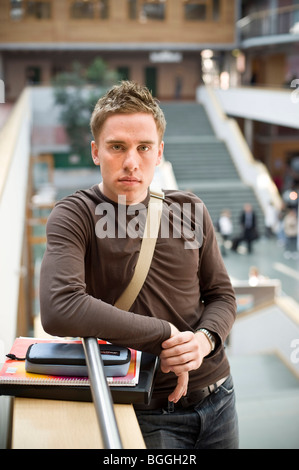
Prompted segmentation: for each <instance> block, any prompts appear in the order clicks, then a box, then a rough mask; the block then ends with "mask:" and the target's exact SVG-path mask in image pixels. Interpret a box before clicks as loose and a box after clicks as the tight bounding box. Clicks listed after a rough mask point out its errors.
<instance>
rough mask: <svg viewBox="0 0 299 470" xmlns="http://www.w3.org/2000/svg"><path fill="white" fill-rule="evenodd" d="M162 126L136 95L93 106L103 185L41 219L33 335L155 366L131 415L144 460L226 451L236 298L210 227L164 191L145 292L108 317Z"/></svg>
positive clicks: (232, 434)
mask: <svg viewBox="0 0 299 470" xmlns="http://www.w3.org/2000/svg"><path fill="white" fill-rule="evenodd" d="M165 126H166V122H165V118H164V115H163V112H162V111H161V109H160V107H159V106H158V104H157V102H156V101H155V100H154V99H153V97H152V96H151V94H150V93H149V91H148V90H147V89H146V88H144V87H141V86H139V85H137V84H135V83H132V82H122V83H121V84H120V85H118V86H115V87H113V88H112V89H111V90H110V91H109V92H108V93H107V94H106V95H105V96H104V97H102V98H100V99H99V101H98V103H97V104H96V106H95V109H94V112H93V114H92V117H91V129H92V133H93V137H94V140H93V142H92V144H91V152H92V158H93V161H94V163H95V165H99V166H100V168H101V175H102V181H101V183H100V184H99V185H95V186H93V187H92V188H90V189H88V190H84V191H83V190H81V191H78V192H76V193H75V194H73V195H71V196H69V197H67V198H65V199H63V200H62V201H59V202H58V203H57V204H56V207H55V208H54V210H53V211H52V213H51V215H50V217H49V220H48V224H47V249H46V253H45V256H44V259H43V263H42V269H41V285H40V300H41V318H42V323H43V326H44V329H45V331H47V332H48V333H50V334H53V335H59V336H74V337H76V336H80V337H87V336H94V337H98V338H102V339H106V340H108V341H110V342H112V343H115V344H119V345H122V346H128V347H131V348H135V349H139V350H141V351H147V352H150V353H153V354H155V355H157V356H159V357H160V369H159V371H158V373H157V377H156V381H155V387H154V392H153V398H152V401H151V404H150V405H149V406H144V407H142V406H139V407H135V409H136V414H137V417H138V420H139V424H140V427H141V430H142V432H143V436H144V439H145V443H146V445H147V447H148V448H236V447H237V442H238V431H237V418H236V412H235V402H234V391H233V384H232V378H231V376H230V368H229V363H228V360H227V358H226V355H225V352H224V341H225V339H226V337H227V335H228V333H229V331H230V329H231V327H232V325H233V322H234V319H235V314H236V305H235V297H234V292H233V289H232V286H231V283H230V280H229V277H228V275H227V272H226V269H225V267H224V264H223V261H222V258H221V255H220V253H219V249H218V245H217V241H216V238H215V234H214V229H213V224H212V222H211V220H210V217H209V214H208V212H207V210H206V208H205V206H204V205H203V203H202V202H201V201H200V199H198V198H197V197H196V196H195V195H194V194H191V193H185V192H181V191H177V190H166V191H165V198H164V202H163V213H162V219H161V226H160V231H159V235H158V238H157V243H156V246H155V252H154V255H153V259H152V263H151V267H150V270H149V272H148V275H147V277H146V280H145V283H144V285H143V287H142V289H141V291H140V293H139V295H138V297H137V298H136V300H135V302H134V304H133V305H132V307H131V308H130V311H129V312H127V311H124V310H121V309H119V308H117V307H115V306H114V303H115V302H116V300H117V299H118V297H119V296H120V294H121V293H122V292H123V291H124V289H125V288H126V286H127V284H128V283H129V281H130V279H131V278H132V276H133V273H134V269H135V266H136V262H137V259H138V256H139V251H140V245H141V238H142V233H141V232H142V225H143V224H142V222H141V221H142V220H144V219H143V216H144V215H145V214H146V212H147V206H148V203H149V198H150V196H149V185H150V184H151V181H152V179H153V176H154V171H155V168H156V166H157V165H159V163H160V162H161V159H162V155H163V147H164V143H163V135H164V131H165ZM108 213H109V214H110V219H109V218H107V214H108ZM137 213H138V214H139V219H138V220H140V223H139V224H138V223H136V214H137ZM111 215H112V217H111ZM111 219H112V222H111ZM132 224H133V225H135V232H134V230H133V231H132ZM108 226H109V227H108ZM166 226H167V229H168V230H165V227H166ZM178 227H179V228H178ZM186 227H187V228H189V230H185V229H186ZM129 228H130V230H129ZM178 232H180V233H178ZM198 233H200V236H197V237H196V234H198ZM194 234H195V235H194ZM193 235H194V237H193V240H190V238H192V236H193Z"/></svg>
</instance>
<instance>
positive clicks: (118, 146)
mask: <svg viewBox="0 0 299 470" xmlns="http://www.w3.org/2000/svg"><path fill="white" fill-rule="evenodd" d="M112 148H113V150H121V148H122V147H121V145H119V144H114V145H113V146H112Z"/></svg>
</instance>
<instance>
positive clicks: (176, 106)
mask: <svg viewBox="0 0 299 470" xmlns="http://www.w3.org/2000/svg"><path fill="white" fill-rule="evenodd" d="M161 107H162V109H163V111H164V113H165V117H166V121H167V128H166V133H165V138H164V141H165V151H164V156H165V159H166V160H168V161H170V162H171V164H172V167H173V171H174V175H175V177H176V180H177V184H178V187H179V188H180V189H182V190H189V191H192V192H193V193H195V194H197V195H198V196H199V197H200V198H201V199H202V200H203V202H204V203H205V204H206V206H207V208H208V210H209V212H210V215H211V218H212V220H213V222H214V223H216V221H217V219H218V217H219V215H220V213H221V211H222V210H223V209H230V211H231V213H232V222H233V226H234V231H235V233H239V215H240V212H241V210H242V208H243V205H244V204H245V203H246V202H249V203H251V204H252V206H253V208H254V210H255V212H256V214H257V221H258V228H259V232H260V233H263V231H264V215H263V212H262V209H261V207H260V205H259V203H258V201H257V198H256V195H255V193H254V192H253V190H252V188H250V187H249V186H247V185H245V184H244V183H243V182H242V180H241V178H240V176H239V174H238V172H237V170H236V167H235V165H234V163H233V161H232V159H231V156H230V154H229V152H228V150H227V148H226V145H225V144H224V142H222V141H220V140H219V139H217V138H216V136H215V134H214V132H213V129H212V126H211V124H210V122H209V120H208V117H207V115H206V112H205V110H204V108H203V106H202V105H200V104H198V103H188V102H178V103H176V102H175V103H162V104H161Z"/></svg>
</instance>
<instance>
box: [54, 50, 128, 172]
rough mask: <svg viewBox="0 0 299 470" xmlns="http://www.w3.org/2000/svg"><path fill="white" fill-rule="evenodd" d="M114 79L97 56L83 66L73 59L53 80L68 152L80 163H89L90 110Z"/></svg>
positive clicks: (116, 75)
mask: <svg viewBox="0 0 299 470" xmlns="http://www.w3.org/2000/svg"><path fill="white" fill-rule="evenodd" d="M118 80H119V77H118V74H117V73H116V72H115V71H114V70H110V69H109V68H108V67H107V64H106V63H105V62H104V61H103V60H102V59H101V58H100V57H98V58H96V59H95V60H94V61H93V62H92V63H91V64H90V65H89V67H87V68H84V67H83V66H82V64H80V63H79V62H74V63H73V64H72V67H71V70H70V71H69V72H62V73H59V74H57V75H56V77H55V78H54V80H53V87H54V97H55V103H56V104H57V105H59V108H60V120H61V124H62V125H63V126H64V128H65V130H66V133H67V135H68V138H69V142H70V147H71V149H70V151H71V153H72V154H73V155H76V156H77V157H78V160H79V163H80V165H81V166H92V165H93V163H92V159H91V156H90V141H91V139H92V136H91V132H90V129H89V119H90V115H91V113H92V110H93V108H94V106H95V104H96V102H97V100H98V99H99V97H100V96H102V95H103V93H104V92H105V91H106V90H107V89H108V88H110V87H111V86H112V85H113V84H115V83H116V82H117V81H118Z"/></svg>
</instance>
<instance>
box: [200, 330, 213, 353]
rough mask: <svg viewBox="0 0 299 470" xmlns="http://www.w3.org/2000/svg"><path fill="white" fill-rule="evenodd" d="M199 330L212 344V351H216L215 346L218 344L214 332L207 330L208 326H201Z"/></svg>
mask: <svg viewBox="0 0 299 470" xmlns="http://www.w3.org/2000/svg"><path fill="white" fill-rule="evenodd" d="M197 331H201V332H202V333H203V334H204V335H205V336H206V337H207V338H208V340H209V342H210V345H211V352H212V351H214V349H215V346H216V341H215V338H214V336H213V335H212V333H210V332H209V330H207V329H206V328H200V329H199V330H197Z"/></svg>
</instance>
